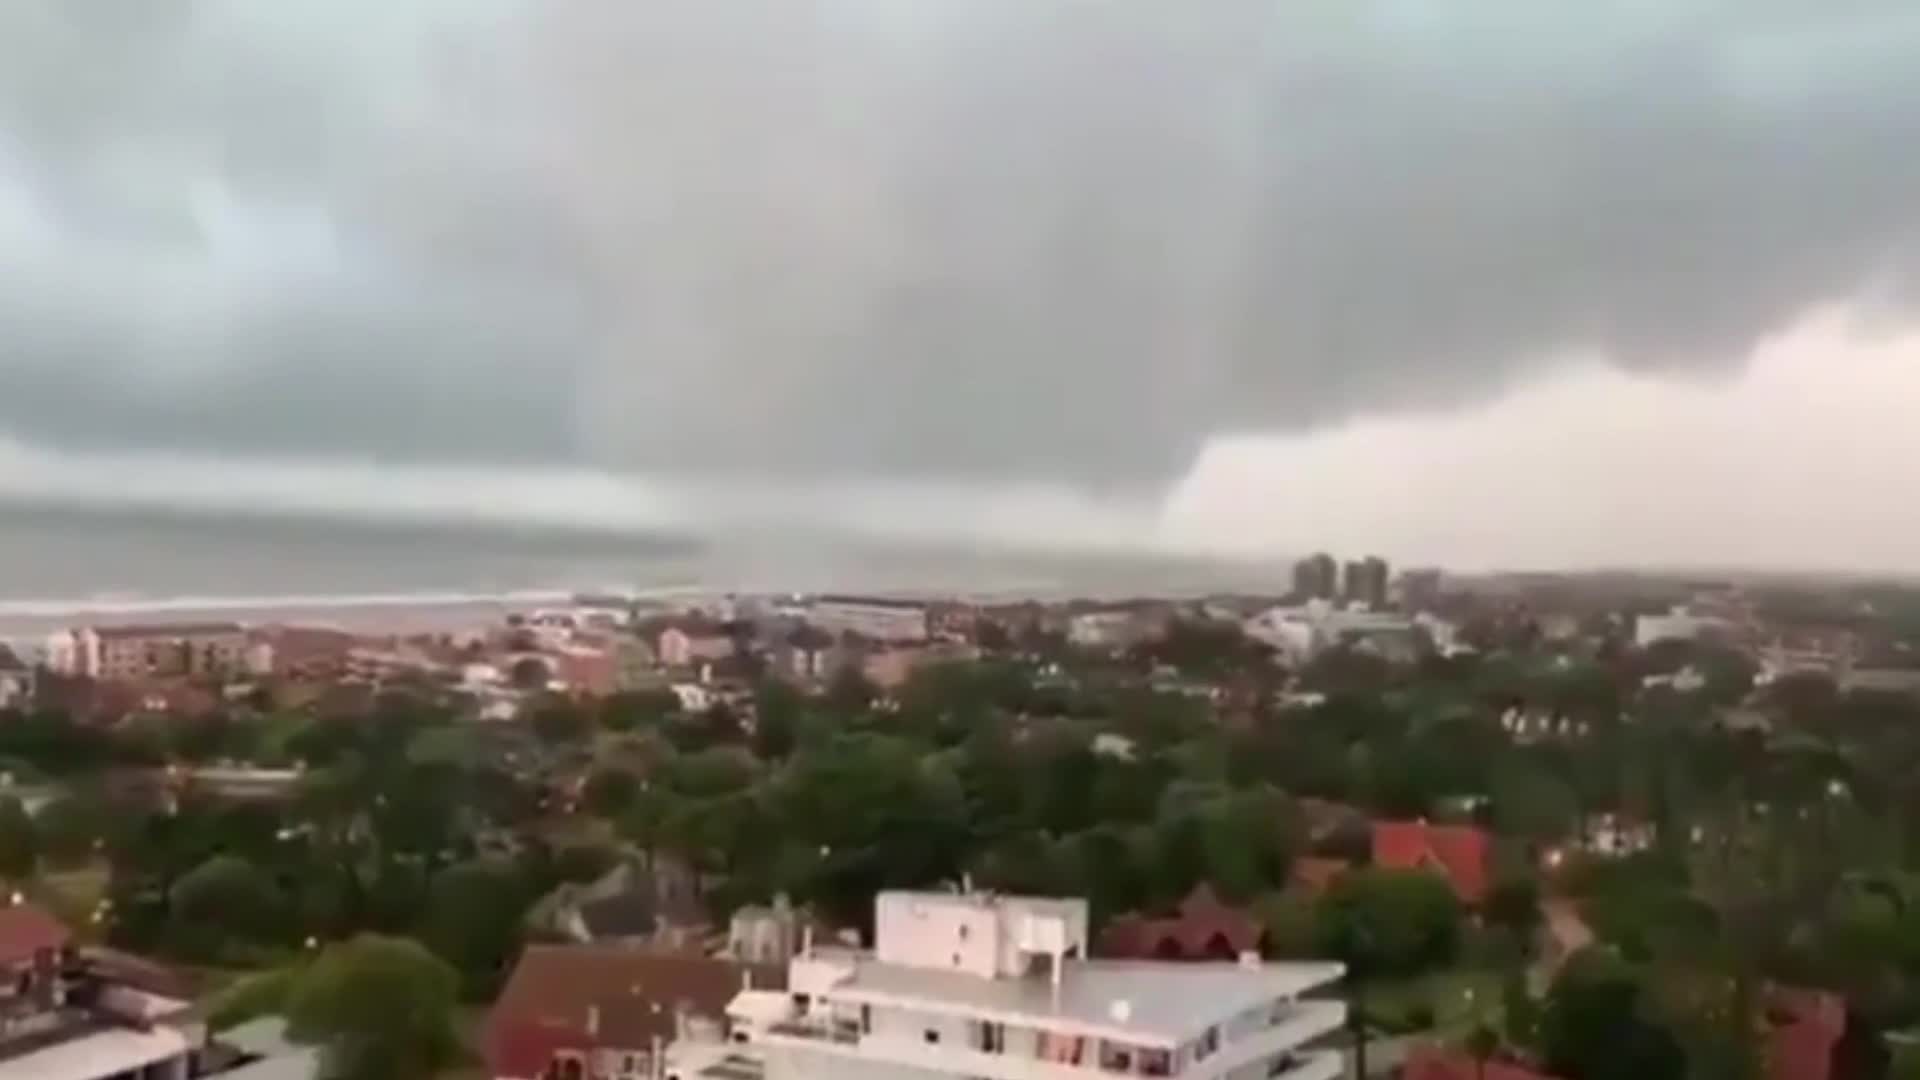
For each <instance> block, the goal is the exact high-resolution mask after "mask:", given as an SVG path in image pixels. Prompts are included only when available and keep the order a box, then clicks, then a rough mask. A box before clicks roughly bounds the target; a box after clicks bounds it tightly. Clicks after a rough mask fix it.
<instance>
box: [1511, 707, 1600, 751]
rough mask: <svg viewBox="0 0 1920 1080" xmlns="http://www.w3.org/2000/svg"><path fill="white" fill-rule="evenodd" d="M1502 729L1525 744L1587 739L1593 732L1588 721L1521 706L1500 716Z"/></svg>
mask: <svg viewBox="0 0 1920 1080" xmlns="http://www.w3.org/2000/svg"><path fill="white" fill-rule="evenodd" d="M1500 728H1501V730H1503V731H1505V732H1506V733H1507V734H1508V735H1509V736H1510V737H1511V738H1512V739H1513V741H1514V742H1517V743H1523V744H1525V743H1537V742H1547V741H1549V740H1565V739H1580V738H1585V737H1586V735H1587V734H1588V732H1589V731H1590V730H1591V728H1590V726H1589V725H1588V723H1587V721H1585V720H1575V719H1574V718H1573V717H1571V716H1568V715H1566V714H1565V713H1557V712H1554V711H1553V710H1551V709H1541V708H1526V707H1522V706H1519V705H1512V706H1509V707H1508V708H1507V711H1505V712H1503V713H1501V714H1500Z"/></svg>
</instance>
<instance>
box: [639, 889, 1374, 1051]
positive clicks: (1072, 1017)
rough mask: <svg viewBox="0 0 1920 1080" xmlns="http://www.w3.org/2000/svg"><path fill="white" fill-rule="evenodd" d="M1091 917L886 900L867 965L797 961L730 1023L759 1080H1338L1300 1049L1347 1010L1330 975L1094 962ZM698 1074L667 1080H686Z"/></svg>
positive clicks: (847, 960) (1052, 907) (1004, 903)
mask: <svg viewBox="0 0 1920 1080" xmlns="http://www.w3.org/2000/svg"><path fill="white" fill-rule="evenodd" d="M1086 950H1087V904H1086V902H1085V901H1084V900H1058V899H1039V898H1025V897H1007V896H994V895H988V894H979V893H959V894H957V893H910V892H892V893H883V894H881V895H880V896H879V897H878V899H877V901H876V918H875V943H874V948H873V950H872V951H871V952H863V951H853V950H838V949H835V950H826V949H812V948H808V949H805V950H804V951H803V952H802V954H801V955H800V956H797V957H795V958H794V960H793V961H792V962H791V963H790V964H789V966H788V971H787V988H786V991H785V992H784V993H778V994H775V993H770V992H766V991H743V992H742V993H741V994H740V995H739V996H738V997H737V998H735V1000H734V1003H733V1005H732V1006H730V1007H729V1010H728V1012H729V1018H730V1020H731V1022H732V1039H733V1042H734V1050H735V1053H736V1057H738V1056H741V1052H742V1051H744V1050H746V1049H748V1048H751V1051H752V1053H751V1057H752V1058H753V1059H754V1061H755V1062H756V1064H757V1066H758V1068H759V1069H760V1070H761V1072H762V1075H763V1077H764V1080H898V1078H902V1077H913V1078H923V1080H935V1078H942V1077H954V1078H960V1077H977V1078H983V1080H1093V1078H1114V1077H1169V1078H1175V1077H1177V1078H1183V1080H1184V1078H1192V1080H1331V1078H1332V1077H1334V1076H1337V1075H1339V1074H1340V1071H1341V1068H1342V1061H1341V1056H1340V1054H1339V1053H1338V1052H1337V1051H1309V1050H1305V1049H1303V1047H1304V1045H1305V1044H1306V1043H1308V1042H1309V1041H1310V1040H1313V1039H1315V1038H1318V1037H1320V1036H1324V1035H1326V1034H1328V1033H1331V1032H1333V1031H1335V1030H1337V1029H1338V1028H1339V1027H1340V1026H1341V1025H1342V1024H1343V1023H1344V1021H1345V1017H1346V1010H1345V1006H1344V1005H1343V1004H1342V1003H1341V1002H1339V1001H1334V1000H1309V999H1307V998H1305V997H1304V995H1306V994H1307V993H1308V992H1310V991H1313V990H1316V989H1320V988H1324V987H1327V986H1329V985H1330V984H1332V983H1334V982H1336V981H1338V979H1339V978H1340V976H1341V974H1342V969H1341V967H1340V965H1338V964H1266V963H1262V962H1260V961H1259V959H1258V958H1257V957H1255V956H1252V955H1248V956H1246V957H1243V958H1242V959H1239V960H1229V961H1223V962H1217V963H1197V964H1194V963H1168V962H1161V961H1132V960H1128V961H1114V960H1090V959H1087V958H1086ZM694 1075H695V1074H689V1075H686V1076H681V1077H677V1078H676V1077H674V1076H673V1075H672V1073H671V1071H670V1072H669V1076H668V1080H694Z"/></svg>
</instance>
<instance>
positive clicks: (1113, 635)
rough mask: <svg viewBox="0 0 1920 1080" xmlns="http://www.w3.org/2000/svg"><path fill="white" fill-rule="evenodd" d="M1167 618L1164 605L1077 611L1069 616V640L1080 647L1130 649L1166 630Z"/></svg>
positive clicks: (1113, 649) (1108, 649) (1070, 643)
mask: <svg viewBox="0 0 1920 1080" xmlns="http://www.w3.org/2000/svg"><path fill="white" fill-rule="evenodd" d="M1167 622H1168V615H1167V612H1166V611H1165V610H1164V609H1155V610H1153V611H1146V610H1142V609H1140V608H1137V607H1134V606H1122V607H1110V608H1098V609H1095V610H1093V611H1082V612H1077V613H1075V614H1073V615H1070V616H1068V617H1067V643H1068V644H1069V645H1073V646H1074V647H1076V648H1081V649H1099V650H1103V651H1116V650H1121V649H1130V648H1133V647H1134V646H1135V645H1139V644H1141V643H1143V642H1146V641H1150V640H1153V639H1154V638H1157V637H1159V636H1161V635H1162V634H1164V633H1165V632H1166V628H1167Z"/></svg>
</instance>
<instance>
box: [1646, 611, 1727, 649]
mask: <svg viewBox="0 0 1920 1080" xmlns="http://www.w3.org/2000/svg"><path fill="white" fill-rule="evenodd" d="M1726 626H1727V622H1726V620H1724V619H1717V618H1714V617H1712V616H1710V615H1695V614H1694V613H1692V612H1690V611H1688V610H1687V609H1685V608H1675V609H1673V610H1672V611H1670V612H1668V613H1667V614H1665V615H1642V616H1640V617H1639V618H1637V619H1635V620H1634V621H1633V643H1634V644H1635V645H1638V646H1639V647H1641V648H1643V649H1644V648H1646V647H1647V646H1649V645H1652V644H1653V643H1654V642H1656V641H1694V640H1696V639H1698V638H1700V637H1701V636H1702V635H1705V634H1708V633H1711V632H1713V631H1715V630H1721V629H1724V628H1725V627H1726Z"/></svg>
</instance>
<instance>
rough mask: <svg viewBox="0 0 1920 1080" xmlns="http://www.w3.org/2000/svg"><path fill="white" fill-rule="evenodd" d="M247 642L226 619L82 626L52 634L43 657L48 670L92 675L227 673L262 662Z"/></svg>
mask: <svg viewBox="0 0 1920 1080" xmlns="http://www.w3.org/2000/svg"><path fill="white" fill-rule="evenodd" d="M251 645H252V643H251V642H250V641H249V640H248V637H247V632H246V630H245V629H244V628H243V627H241V626H240V625H239V624H237V623H229V622H214V623H165V624H148V625H138V626H98V627H95V626H83V627H79V628H77V629H73V630H62V631H60V632H58V633H55V634H53V635H51V636H50V637H49V638H48V639H47V643H46V657H47V667H48V668H49V669H50V670H52V671H55V672H58V673H60V674H62V675H85V676H87V677H89V678H94V679H107V680H139V679H148V678H182V677H189V676H193V677H200V676H225V675H239V674H242V673H245V672H248V671H251V670H253V669H255V668H256V667H259V666H262V663H263V662H262V661H261V660H260V659H258V658H257V656H256V650H254V649H253V648H252V647H251ZM267 662H268V663H270V661H267Z"/></svg>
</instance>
